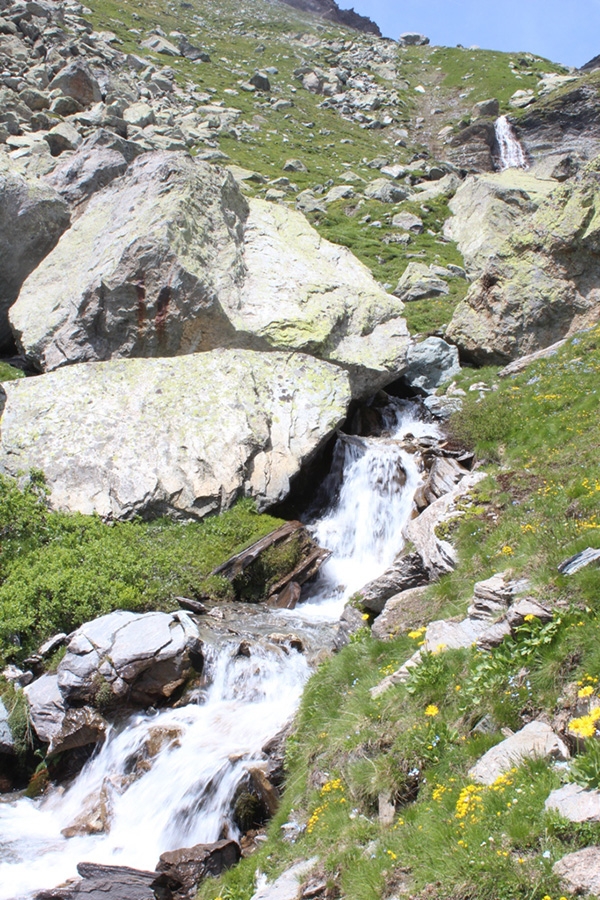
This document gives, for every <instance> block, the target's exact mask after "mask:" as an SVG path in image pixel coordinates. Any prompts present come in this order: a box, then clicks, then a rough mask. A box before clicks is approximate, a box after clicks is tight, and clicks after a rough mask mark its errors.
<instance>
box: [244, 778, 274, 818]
mask: <svg viewBox="0 0 600 900" xmlns="http://www.w3.org/2000/svg"><path fill="white" fill-rule="evenodd" d="M248 777H249V779H250V785H251V788H252V790H253V792H254V793H255V794H256V796H257V797H258V799H259V800H260V802H261V803H262V805H263V807H264V809H265V812H266V814H267V816H268V817H269V818H272V817H273V816H274V815H275V813H276V812H277V810H278V808H279V792H278V791H277V789H276V788H275V787H273V785H272V784H271V782H270V781H269V779H268V777H267V775H266V773H265V772H264V771H263V769H261V768H260V767H258V766H253V767H252V768H250V769H248Z"/></svg>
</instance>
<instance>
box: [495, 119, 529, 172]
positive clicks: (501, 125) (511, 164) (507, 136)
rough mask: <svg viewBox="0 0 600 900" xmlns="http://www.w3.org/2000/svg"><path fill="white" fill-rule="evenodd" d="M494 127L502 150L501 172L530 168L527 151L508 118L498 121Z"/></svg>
mask: <svg viewBox="0 0 600 900" xmlns="http://www.w3.org/2000/svg"><path fill="white" fill-rule="evenodd" d="M494 127H495V129H496V140H497V142H498V146H499V148H500V170H501V171H504V169H527V168H529V165H528V163H527V158H526V156H525V151H524V150H523V147H522V146H521V143H520V142H519V140H518V138H517V136H516V134H515V132H514V129H513V127H512V125H511V124H510V122H509V121H508V119H507V118H506V116H500V118H499V119H496V124H495V126H494Z"/></svg>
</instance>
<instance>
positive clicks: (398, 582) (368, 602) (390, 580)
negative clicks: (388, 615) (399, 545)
mask: <svg viewBox="0 0 600 900" xmlns="http://www.w3.org/2000/svg"><path fill="white" fill-rule="evenodd" d="M428 581H429V578H428V576H427V572H426V569H425V568H424V566H423V561H422V559H421V557H420V555H419V554H418V553H410V554H408V555H407V556H400V557H398V558H397V559H396V560H395V562H394V564H393V565H392V566H391V567H390V568H389V569H388V570H387V571H386V572H384V574H383V575H380V576H379V578H376V579H375V580H374V581H370V582H369V583H368V584H366V585H365V586H364V587H363V588H361V590H360V592H359V593H360V602H361V604H362V605H363V606H364V607H365V608H366V609H369V610H371V612H374V613H380V612H381V611H382V610H383V608H384V606H385V604H386V602H387V601H388V600H389V599H390V597H393V596H394V595H396V594H399V593H401V592H402V591H407V590H409V589H410V588H415V587H421V586H422V585H425V584H427V582H428Z"/></svg>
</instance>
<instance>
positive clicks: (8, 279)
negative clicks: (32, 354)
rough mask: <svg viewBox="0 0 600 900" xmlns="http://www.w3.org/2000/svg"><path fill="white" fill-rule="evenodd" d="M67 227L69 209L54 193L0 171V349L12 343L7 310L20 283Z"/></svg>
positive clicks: (32, 180)
mask: <svg viewBox="0 0 600 900" xmlns="http://www.w3.org/2000/svg"><path fill="white" fill-rule="evenodd" d="M69 224H70V215H69V208H68V206H67V204H66V203H65V201H64V200H62V199H61V198H60V197H59V196H58V194H57V193H56V192H55V191H54V190H52V189H51V188H50V187H48V186H46V185H43V184H42V183H41V182H40V181H38V180H34V179H25V178H23V177H22V176H21V175H18V174H16V171H11V169H10V168H8V169H7V170H6V171H2V169H1V168H0V346H7V345H10V343H11V342H12V333H11V330H10V327H9V324H8V309H9V307H10V306H11V305H12V304H13V303H14V302H15V300H16V299H17V296H18V294H19V291H20V289H21V286H22V284H23V282H24V281H25V279H26V278H27V276H28V275H29V274H30V273H31V272H32V271H33V270H34V269H35V268H36V266H38V265H39V263H40V262H41V261H42V260H43V259H44V257H45V256H46V255H47V254H48V253H49V252H50V251H51V250H52V249H53V248H54V247H55V245H56V243H57V241H58V239H59V238H60V236H61V235H62V234H63V232H64V231H65V230H66V229H67V228H68V227H69Z"/></svg>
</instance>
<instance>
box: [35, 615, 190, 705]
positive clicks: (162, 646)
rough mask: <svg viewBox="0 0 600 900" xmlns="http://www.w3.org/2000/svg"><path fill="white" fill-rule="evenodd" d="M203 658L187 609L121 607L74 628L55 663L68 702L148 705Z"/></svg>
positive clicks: (168, 693)
mask: <svg viewBox="0 0 600 900" xmlns="http://www.w3.org/2000/svg"><path fill="white" fill-rule="evenodd" d="M201 661H202V648H201V642H200V639H199V637H198V630H197V628H196V626H195V625H194V623H193V622H192V620H191V618H190V617H189V615H188V613H185V612H178V613H172V614H171V613H162V612H150V613H143V614H140V613H132V612H123V611H121V610H119V611H117V612H113V613H108V614H107V615H105V616H100V618H99V619H94V620H93V621H92V622H87V623H86V624H85V625H82V626H81V627H80V628H78V629H77V631H76V632H75V634H74V635H73V637H72V638H71V640H70V642H69V644H68V646H67V652H66V654H65V656H64V657H63V659H62V660H61V662H60V663H59V665H58V669H57V673H56V674H57V685H58V689H59V691H60V694H61V696H62V698H63V700H64V702H65V703H67V704H69V705H71V706H73V705H76V704H78V703H82V702H83V703H96V704H99V705H101V706H102V707H104V706H109V705H110V704H113V703H115V702H116V701H119V702H120V701H123V700H125V701H127V702H131V703H133V704H135V705H141V706H146V705H148V704H150V703H154V702H156V701H160V700H166V699H168V698H169V697H170V696H171V694H172V693H173V692H174V691H175V690H176V689H177V688H178V687H180V685H181V684H183V682H184V681H185V679H186V678H187V677H188V676H189V675H190V673H191V672H192V670H193V669H194V668H196V669H201V668H202V662H201ZM34 683H35V682H34Z"/></svg>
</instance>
